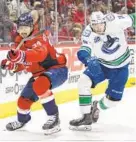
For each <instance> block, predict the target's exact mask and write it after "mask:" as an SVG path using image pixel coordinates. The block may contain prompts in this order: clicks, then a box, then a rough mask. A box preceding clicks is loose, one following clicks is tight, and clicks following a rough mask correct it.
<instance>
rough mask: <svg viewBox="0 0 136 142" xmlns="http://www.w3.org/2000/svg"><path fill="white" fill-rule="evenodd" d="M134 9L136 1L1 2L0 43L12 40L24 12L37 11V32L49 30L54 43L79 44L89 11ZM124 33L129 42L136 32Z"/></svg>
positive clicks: (63, 0)
mask: <svg viewBox="0 0 136 142" xmlns="http://www.w3.org/2000/svg"><path fill="white" fill-rule="evenodd" d="M135 7H136V1H135V0H126V1H125V0H0V43H5V42H6V43H9V42H12V41H13V40H14V37H15V35H16V34H17V19H18V17H19V16H20V14H22V13H25V12H29V11H33V10H35V11H37V14H36V13H34V16H35V17H36V19H38V25H39V26H38V28H39V30H40V29H43V28H44V29H46V30H48V31H49V32H50V33H51V35H52V39H53V41H54V43H58V42H65V41H73V42H74V43H78V42H80V36H81V33H82V31H83V29H84V28H85V26H86V25H87V24H88V23H89V16H90V14H91V12H92V11H102V12H103V13H105V14H106V13H108V12H115V13H120V14H126V13H133V12H135ZM126 33H127V37H128V39H129V40H131V41H135V38H136V30H135V29H133V28H130V29H128V30H127V32H126Z"/></svg>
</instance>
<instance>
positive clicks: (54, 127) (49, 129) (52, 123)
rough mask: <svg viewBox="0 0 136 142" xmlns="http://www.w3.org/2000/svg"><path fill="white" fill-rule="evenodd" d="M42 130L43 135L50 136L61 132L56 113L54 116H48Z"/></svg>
mask: <svg viewBox="0 0 136 142" xmlns="http://www.w3.org/2000/svg"><path fill="white" fill-rule="evenodd" d="M42 129H43V130H44V134H45V135H50V134H53V133H56V132H59V131H60V130H61V128H60V120H59V115H58V113H57V114H55V115H51V116H49V119H48V120H47V122H46V123H45V124H44V125H43V127H42Z"/></svg>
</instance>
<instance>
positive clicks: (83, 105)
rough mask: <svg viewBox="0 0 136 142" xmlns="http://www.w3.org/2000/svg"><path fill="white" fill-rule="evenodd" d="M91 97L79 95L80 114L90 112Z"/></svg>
mask: <svg viewBox="0 0 136 142" xmlns="http://www.w3.org/2000/svg"><path fill="white" fill-rule="evenodd" d="M91 104H92V96H91V95H79V105H80V110H81V112H82V114H86V113H90V112H91Z"/></svg>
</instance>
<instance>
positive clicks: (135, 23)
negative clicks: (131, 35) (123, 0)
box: [129, 13, 136, 28]
mask: <svg viewBox="0 0 136 142" xmlns="http://www.w3.org/2000/svg"><path fill="white" fill-rule="evenodd" d="M129 16H130V17H131V19H132V26H133V27H135V28H136V13H132V14H129Z"/></svg>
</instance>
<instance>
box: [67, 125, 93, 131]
mask: <svg viewBox="0 0 136 142" xmlns="http://www.w3.org/2000/svg"><path fill="white" fill-rule="evenodd" d="M69 129H70V130H73V131H91V130H92V126H91V125H82V126H71V125H70V126H69Z"/></svg>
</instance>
